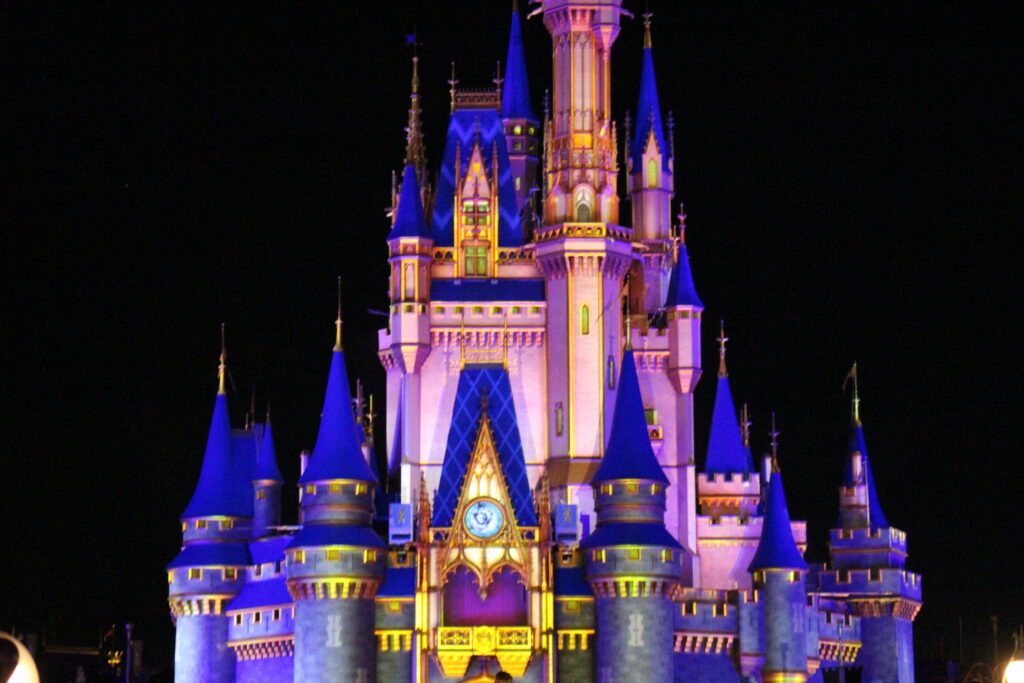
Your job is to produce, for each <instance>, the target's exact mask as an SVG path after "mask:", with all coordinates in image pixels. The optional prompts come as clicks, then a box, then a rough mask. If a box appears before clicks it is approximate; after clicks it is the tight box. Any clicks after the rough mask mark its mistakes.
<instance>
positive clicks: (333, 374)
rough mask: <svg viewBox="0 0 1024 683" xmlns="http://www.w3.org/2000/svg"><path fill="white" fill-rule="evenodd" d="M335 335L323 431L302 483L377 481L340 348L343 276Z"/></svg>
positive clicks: (320, 433)
mask: <svg viewBox="0 0 1024 683" xmlns="http://www.w3.org/2000/svg"><path fill="white" fill-rule="evenodd" d="M335 328H336V333H335V334H336V337H335V344H334V352H333V354H332V355H331V369H330V371H329V373H328V377H327V391H326V392H325V394H324V407H323V411H322V412H321V414H320V431H319V433H318V434H317V437H316V446H315V447H314V448H313V454H312V455H311V456H310V458H309V463H308V464H307V466H306V471H305V472H303V473H302V476H301V477H299V483H302V484H304V483H307V482H315V481H324V480H328V479H355V480H357V481H369V482H376V481H377V480H376V478H375V477H374V475H373V472H371V471H370V467H369V465H368V464H367V463H366V458H365V457H363V449H362V444H361V443H360V439H359V430H358V429H357V428H356V420H355V413H354V412H353V411H352V390H351V388H350V387H349V383H348V371H347V370H346V368H345V352H344V351H343V350H342V347H341V278H338V318H337V320H336V321H335Z"/></svg>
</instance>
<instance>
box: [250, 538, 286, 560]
mask: <svg viewBox="0 0 1024 683" xmlns="http://www.w3.org/2000/svg"><path fill="white" fill-rule="evenodd" d="M290 540H292V537H291V536H268V537H266V538H261V539H259V540H258V541H253V542H252V543H250V544H249V554H250V555H252V563H253V564H268V563H270V562H279V561H281V560H284V549H285V548H286V547H288V542H289V541H290Z"/></svg>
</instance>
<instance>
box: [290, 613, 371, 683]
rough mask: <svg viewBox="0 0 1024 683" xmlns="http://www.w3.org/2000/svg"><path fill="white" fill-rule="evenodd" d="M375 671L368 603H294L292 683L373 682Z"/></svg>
mask: <svg viewBox="0 0 1024 683" xmlns="http://www.w3.org/2000/svg"><path fill="white" fill-rule="evenodd" d="M376 670H377V642H376V638H375V636H374V634H373V601H372V600H300V601H298V602H297V603H296V604H295V680H296V681H302V683H339V682H340V681H345V682H346V683H348V682H351V683H374V681H375V680H376V675H377V674H376Z"/></svg>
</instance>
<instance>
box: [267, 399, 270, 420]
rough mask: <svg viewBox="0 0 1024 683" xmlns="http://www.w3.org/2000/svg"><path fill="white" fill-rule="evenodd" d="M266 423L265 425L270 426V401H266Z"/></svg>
mask: <svg viewBox="0 0 1024 683" xmlns="http://www.w3.org/2000/svg"><path fill="white" fill-rule="evenodd" d="M266 423H267V424H268V425H269V424H270V401H267V417H266Z"/></svg>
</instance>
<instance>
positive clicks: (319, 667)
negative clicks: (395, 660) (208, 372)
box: [286, 307, 386, 683]
mask: <svg viewBox="0 0 1024 683" xmlns="http://www.w3.org/2000/svg"><path fill="white" fill-rule="evenodd" d="M336 326H337V332H336V342H335V347H334V352H333V354H332V357H331V369H330V373H329V375H328V380H327V391H326V394H325V396H324V406H323V411H322V413H321V416H320V431H319V433H318V435H317V439H316V446H315V447H314V449H313V454H312V455H311V456H310V458H309V464H308V465H307V466H306V469H305V471H304V472H303V473H302V476H301V477H300V478H299V484H300V485H301V487H302V489H301V496H302V497H301V504H302V513H303V520H304V525H303V527H302V529H301V530H300V531H299V532H298V533H297V534H296V535H295V537H294V538H293V539H292V540H291V542H289V544H288V547H287V550H286V555H287V558H288V561H287V565H288V566H287V574H288V590H289V592H290V594H291V596H292V598H293V599H294V600H295V680H301V681H306V682H309V683H329V682H332V681H337V680H353V681H361V680H366V681H372V680H375V677H376V641H375V637H374V630H373V626H374V596H375V595H376V592H377V589H378V588H379V586H380V584H381V581H382V580H383V576H384V569H385V559H386V558H385V545H384V543H383V541H382V540H381V539H380V537H379V536H377V534H376V533H374V531H373V529H372V528H371V527H370V522H371V517H372V514H373V492H374V486H375V484H376V477H374V475H373V472H371V471H370V467H369V465H368V464H367V462H366V459H365V458H364V457H363V452H362V448H361V444H360V440H359V436H358V430H357V427H356V423H355V416H354V413H353V410H352V393H351V390H350V388H349V383H348V374H347V371H346V369H345V355H344V351H343V350H342V345H341V311H340V307H339V311H338V320H337V321H336Z"/></svg>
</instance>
